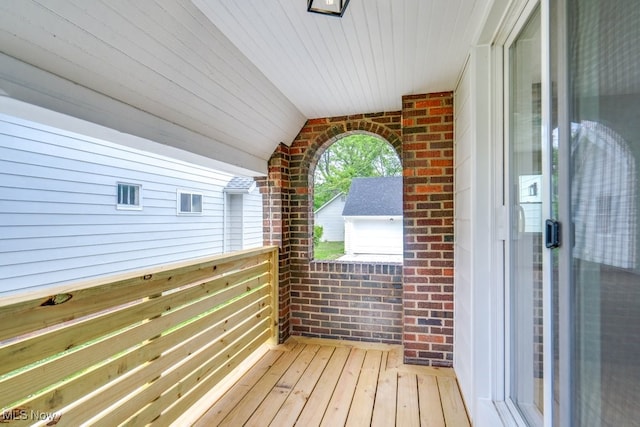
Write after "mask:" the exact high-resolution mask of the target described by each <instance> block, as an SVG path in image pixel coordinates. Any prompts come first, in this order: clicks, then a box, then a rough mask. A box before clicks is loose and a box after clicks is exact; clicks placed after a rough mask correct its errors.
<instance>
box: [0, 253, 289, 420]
mask: <svg viewBox="0 0 640 427" xmlns="http://www.w3.org/2000/svg"><path fill="white" fill-rule="evenodd" d="M277 266H278V254H277V248H275V247H265V248H260V249H255V250H248V251H242V252H235V253H233V254H228V255H221V256H216V257H213V258H209V259H205V260H198V262H197V263H195V264H189V265H175V266H168V267H167V268H163V269H156V270H152V271H145V272H142V273H140V274H137V275H135V276H132V275H128V276H126V277H122V278H120V279H118V280H115V281H113V280H112V281H108V282H105V281H102V282H101V283H99V284H93V285H91V286H87V284H84V285H79V286H66V287H64V288H58V289H56V290H55V292H54V293H51V290H49V292H50V293H48V294H46V295H43V294H42V292H39V293H33V292H32V293H31V294H30V295H28V296H17V297H16V296H14V297H6V298H5V299H4V300H5V301H2V300H0V411H2V412H0V423H2V422H8V423H9V424H8V425H11V426H14V425H15V426H19V425H31V424H34V423H37V422H41V424H42V425H54V424H58V425H65V426H66V425H69V426H77V425H81V424H84V423H86V424H91V425H104V426H113V425H119V424H125V425H135V426H138V425H145V424H147V423H151V422H154V423H157V424H158V425H168V424H170V423H171V422H172V421H174V420H175V419H177V418H178V417H179V416H181V415H182V414H183V412H184V411H187V410H188V409H189V408H190V407H191V406H192V405H193V404H194V403H195V402H196V401H198V399H200V398H201V397H202V396H203V395H204V394H205V393H206V392H207V391H208V390H209V389H210V388H211V387H212V386H214V385H215V384H216V383H218V382H219V381H220V380H221V379H222V378H223V377H224V376H225V375H227V374H228V373H229V372H230V371H231V370H232V369H233V368H234V367H236V366H237V365H238V364H239V363H241V362H242V361H243V360H244V359H245V358H246V357H247V356H248V355H249V354H251V353H252V352H253V351H255V350H256V349H257V348H258V347H259V346H261V345H262V344H264V343H265V342H266V341H268V340H269V339H275V337H277V312H278V309H277V278H278V271H277Z"/></svg>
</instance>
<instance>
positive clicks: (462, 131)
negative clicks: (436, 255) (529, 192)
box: [453, 67, 475, 412]
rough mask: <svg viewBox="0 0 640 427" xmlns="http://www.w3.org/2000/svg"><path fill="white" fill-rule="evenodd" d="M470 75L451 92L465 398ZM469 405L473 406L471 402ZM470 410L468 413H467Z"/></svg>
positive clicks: (469, 377)
mask: <svg viewBox="0 0 640 427" xmlns="http://www.w3.org/2000/svg"><path fill="white" fill-rule="evenodd" d="M471 78H472V76H471V73H470V70H469V67H467V68H466V69H465V73H464V74H463V75H462V79H461V81H460V82H459V84H458V87H457V88H456V91H455V92H454V102H453V105H454V115H453V117H454V135H455V146H454V150H453V152H454V155H455V161H454V168H455V169H454V170H455V179H454V183H455V196H454V197H455V198H454V208H455V215H454V228H455V236H456V239H455V244H454V251H455V262H454V266H455V275H454V280H455V290H456V291H455V294H454V301H455V302H454V306H455V322H454V325H455V332H454V346H455V352H454V366H455V369H456V374H457V377H458V382H459V383H460V389H461V390H462V391H463V394H464V395H465V396H472V395H473V372H472V371H473V362H472V360H471V359H470V358H469V355H470V354H472V351H473V345H472V342H471V340H472V331H473V325H472V323H471V322H472V298H473V293H472V289H473V260H472V252H473V239H472V233H471V226H472V214H473V213H472V212H471V208H472V190H473V189H472V186H473V181H472V169H473V164H472V162H473V144H474V143H475V141H474V140H473V130H472V129H471V126H472V113H473V112H472V105H471V97H472V93H471V87H470V86H471ZM469 403H470V404H472V405H473V404H475V402H474V401H473V400H472V401H471V402H469ZM471 409H472V408H470V412H471Z"/></svg>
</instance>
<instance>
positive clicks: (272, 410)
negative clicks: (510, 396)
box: [195, 337, 470, 427]
mask: <svg viewBox="0 0 640 427" xmlns="http://www.w3.org/2000/svg"><path fill="white" fill-rule="evenodd" d="M218 425H220V426H223V425H227V426H243V425H245V426H253V425H256V426H258V425H259V426H265V425H272V426H274V427H275V426H277V427H286V426H294V425H297V426H303V427H307V426H330V427H337V426H346V425H353V426H369V425H372V426H402V427H404V426H438V427H439V426H444V427H467V426H470V423H469V418H468V416H467V413H466V410H465V407H464V402H463V400H462V397H461V395H460V391H459V389H458V385H457V381H456V379H455V374H454V373H453V370H452V369H446V368H427V367H421V366H408V365H404V364H403V363H402V351H401V348H400V347H399V346H389V345H375V344H374V345H372V344H361V343H348V342H344V341H332V340H318V339H304V338H299V337H296V338H293V339H291V340H290V341H288V342H287V343H286V344H285V345H282V346H277V347H274V348H273V349H271V350H269V351H268V352H267V354H265V355H264V356H263V357H262V358H261V359H260V360H259V361H258V362H257V363H256V364H255V365H254V366H253V367H252V368H251V369H249V371H247V372H246V373H245V374H244V375H243V376H241V377H239V379H238V380H237V382H236V383H235V384H234V385H233V386H231V387H230V388H229V390H228V391H227V392H225V393H223V394H222V395H221V396H219V398H218V399H217V401H215V402H214V403H213V405H212V406H211V407H210V408H209V410H208V411H207V412H206V413H205V414H204V415H203V416H202V417H201V418H200V419H199V421H198V422H197V423H195V426H198V427H204V426H218Z"/></svg>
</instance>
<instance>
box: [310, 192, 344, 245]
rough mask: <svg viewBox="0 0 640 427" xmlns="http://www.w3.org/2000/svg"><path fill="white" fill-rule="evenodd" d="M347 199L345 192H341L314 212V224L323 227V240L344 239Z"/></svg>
mask: <svg viewBox="0 0 640 427" xmlns="http://www.w3.org/2000/svg"><path fill="white" fill-rule="evenodd" d="M346 200H347V196H346V195H345V194H344V193H339V194H337V195H336V196H335V197H334V198H333V199H331V200H329V201H328V202H327V203H325V204H324V205H322V206H321V207H319V208H318V210H316V211H315V212H314V224H315V225H319V226H321V227H322V239H321V240H322V241H325V242H343V241H344V218H342V210H343V209H344V204H345V202H346Z"/></svg>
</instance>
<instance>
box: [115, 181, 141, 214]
mask: <svg viewBox="0 0 640 427" xmlns="http://www.w3.org/2000/svg"><path fill="white" fill-rule="evenodd" d="M124 186H127V187H130V188H135V189H137V191H138V197H137V199H138V203H137V204H129V203H121V202H120V189H121V188H122V187H124ZM142 208H143V205H142V184H134V183H131V182H117V183H116V209H117V210H126V211H141V210H142Z"/></svg>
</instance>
